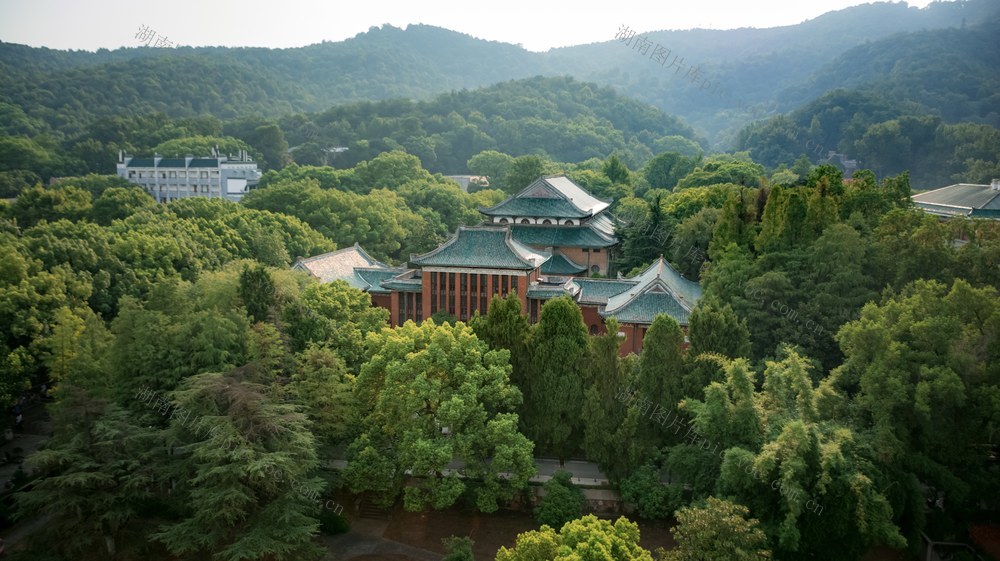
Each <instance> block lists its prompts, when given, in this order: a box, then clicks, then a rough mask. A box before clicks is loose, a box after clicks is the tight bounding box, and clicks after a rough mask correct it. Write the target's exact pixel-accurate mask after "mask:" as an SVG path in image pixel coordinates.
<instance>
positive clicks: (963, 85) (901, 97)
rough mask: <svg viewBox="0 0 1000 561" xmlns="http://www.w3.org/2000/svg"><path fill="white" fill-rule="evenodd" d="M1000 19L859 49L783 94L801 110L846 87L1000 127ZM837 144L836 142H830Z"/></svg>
mask: <svg viewBox="0 0 1000 561" xmlns="http://www.w3.org/2000/svg"><path fill="white" fill-rule="evenodd" d="M998 26H1000V18H996V19H993V20H991V21H989V22H987V23H985V24H982V25H977V26H974V27H973V26H968V27H963V28H961V29H958V28H953V29H938V30H922V31H917V32H913V33H900V34H897V35H893V36H891V37H888V38H886V39H882V40H879V41H872V42H868V43H865V44H863V45H859V46H857V47H854V48H853V49H850V50H848V51H847V52H845V53H843V54H842V55H840V56H838V57H837V58H836V59H835V60H834V61H833V62H831V63H830V64H827V65H826V66H824V67H823V68H822V69H821V70H820V71H819V72H817V73H816V74H815V75H813V76H812V77H811V78H810V79H809V80H808V81H806V82H805V83H804V84H802V85H800V86H797V87H793V88H789V89H787V90H785V91H784V92H781V93H780V94H779V95H778V100H779V102H780V103H781V105H783V106H798V105H801V104H803V103H806V102H809V101H811V100H813V99H816V98H819V97H821V96H823V94H825V93H826V92H827V91H830V90H833V89H838V88H844V89H857V90H859V91H862V92H871V93H873V94H877V95H879V96H883V97H885V98H887V99H889V100H892V101H896V102H900V103H903V102H915V103H919V104H920V105H922V106H923V107H925V108H926V109H927V110H928V112H929V113H932V114H935V115H939V116H941V117H942V118H943V119H945V120H946V121H950V122H958V121H971V122H978V123H986V124H989V125H992V126H995V127H1000V32H998ZM827 140H832V139H827Z"/></svg>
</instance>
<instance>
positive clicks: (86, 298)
mask: <svg viewBox="0 0 1000 561" xmlns="http://www.w3.org/2000/svg"><path fill="white" fill-rule="evenodd" d="M998 17H1000V3H998V0H963V1H958V2H932V3H931V4H930V5H929V6H928V7H926V8H923V9H916V8H908V7H907V6H906V5H905V4H904V3H898V4H890V3H876V4H868V5H862V6H857V7H854V8H849V9H845V10H841V11H838V12H831V13H828V14H825V15H823V16H821V17H818V18H816V19H814V20H810V21H807V22H804V23H802V24H799V25H793V26H787V27H781V28H773V29H737V30H728V31H712V30H687V31H659V32H650V33H634V34H633V32H635V31H636V29H637V27H638V26H641V25H642V23H643V22H617V21H616V22H609V29H608V41H607V42H602V43H597V44H591V45H580V46H576V47H567V48H560V49H553V50H550V51H548V52H545V53H531V52H528V51H525V50H523V49H522V48H520V47H518V46H514V45H508V44H503V43H497V42H488V41H482V40H479V39H475V38H473V37H471V36H468V35H464V34H460V33H455V32H451V31H447V30H443V29H440V28H436V27H431V26H425V25H411V26H409V27H407V28H406V29H398V28H394V27H392V26H383V27H381V28H372V29H370V30H369V31H368V32H366V33H362V34H359V35H358V36H357V37H354V38H352V39H349V40H346V41H343V42H338V43H322V44H318V45H311V46H307V47H302V48H294V49H274V50H272V49H262V48H217V47H198V48H192V47H183V46H182V47H177V48H173V49H156V48H123V49H118V50H115V51H107V50H102V51H99V52H96V53H90V52H83V51H55V50H50V49H44V48H30V47H25V46H21V45H14V44H9V43H0V405H2V406H3V407H4V408H6V409H7V410H9V411H12V412H13V411H15V410H16V411H20V408H21V406H22V404H24V403H26V401H27V400H32V399H33V400H36V401H40V402H41V403H42V404H43V405H44V407H45V410H46V411H47V413H48V415H49V416H50V417H51V429H49V428H46V430H51V437H50V439H49V440H48V442H47V443H46V444H45V446H44V447H42V448H41V449H40V450H39V451H38V452H36V453H34V454H30V455H24V454H22V453H21V452H23V450H21V449H20V448H12V449H11V451H12V452H13V456H11V455H10V454H5V455H4V457H3V458H2V462H3V463H9V462H16V463H17V464H18V465H19V466H20V468H19V469H18V470H17V471H16V472H15V474H14V476H13V478H12V479H11V480H10V481H8V482H7V489H6V491H5V494H4V498H3V500H0V523H14V522H19V523H24V524H26V525H31V526H32V528H35V529H37V532H35V533H33V534H32V535H31V536H30V539H24V538H22V539H21V540H20V543H19V544H18V549H19V551H15V552H13V555H11V556H10V557H11V559H13V561H70V560H72V561H89V560H95V561H97V560H102V561H103V560H130V559H154V560H158V559H162V560H170V559H187V560H194V561H208V560H209V559H212V560H219V559H224V560H227V561H243V560H259V561H300V560H317V561H318V560H320V559H324V558H329V557H330V555H331V553H330V552H329V551H327V544H328V543H329V542H328V541H324V540H328V539H330V538H329V536H334V535H336V534H339V533H343V532H345V531H347V529H348V528H349V527H350V525H351V523H352V520H351V519H350V516H348V514H346V513H345V505H348V504H349V503H351V504H362V503H363V504H365V505H366V506H367V507H369V508H374V509H375V510H379V509H383V510H385V509H393V508H395V509H396V511H395V512H406V511H409V512H422V513H428V514H427V515H428V516H432V514H431V513H432V511H436V510H445V509H460V510H461V512H463V513H465V514H475V515H477V516H478V515H489V516H493V515H497V513H498V511H502V510H505V509H510V510H513V511H519V513H520V515H523V516H530V520H533V521H534V522H535V524H533V525H532V528H533V529H532V530H531V531H527V532H524V533H522V534H521V535H519V536H518V537H517V539H516V542H513V541H512V542H510V543H508V544H507V546H505V547H501V548H499V550H497V548H496V547H495V546H494V547H493V548H492V549H484V547H483V546H482V545H481V544H480V545H477V544H475V543H474V542H473V540H471V539H469V538H467V537H454V536H453V537H452V538H450V539H448V540H445V542H446V543H445V544H443V545H444V548H445V549H446V550H447V556H446V557H445V559H446V560H448V561H473V558H474V557H478V558H480V559H487V558H489V559H493V558H496V559H497V560H498V561H522V560H523V561H539V560H542V559H567V560H570V559H595V558H597V557H595V552H594V551H595V550H594V547H598V545H599V548H604V549H603V550H602V551H605V550H606V551H609V552H611V553H609V554H608V555H607V556H605V557H601V559H614V560H615V561H617V560H619V559H620V560H623V561H624V560H625V559H630V560H631V559H639V560H642V561H652V560H653V559H654V558H655V559H657V560H658V561H692V560H695V559H713V560H720V561H721V560H728V559H745V560H748V561H764V560H767V559H777V560H779V561H785V560H788V561H791V560H798V559H819V560H830V561H835V560H836V561H840V560H845V559H862V558H863V557H865V555H866V554H868V553H870V552H871V551H872V550H873V549H875V548H877V549H880V550H885V549H888V550H896V551H895V553H897V554H899V555H902V556H910V557H913V556H915V555H916V554H917V552H918V550H919V548H920V546H921V544H922V541H923V539H924V538H923V537H922V536H924V535H926V536H930V537H931V538H933V539H936V540H942V541H946V542H965V541H968V540H969V528H970V526H972V525H974V524H979V523H994V524H995V522H996V520H997V516H998V515H1000V462H998V457H1000V432H998V430H997V428H998V426H1000V294H998V291H1000V221H997V220H966V219H962V218H955V219H951V220H948V221H942V220H939V219H938V218H937V217H933V216H929V215H927V214H925V213H923V212H921V211H919V210H918V209H915V208H914V207H913V205H912V203H911V198H910V197H911V195H912V193H913V190H914V189H926V188H934V187H941V186H944V185H948V184H951V183H955V182H975V183H987V182H989V181H990V180H991V179H993V178H997V177H1000V104H998V102H1000V94H998V93H997V86H998V76H997V73H996V69H997V68H1000V39H998V37H997V34H996V33H995V31H994V28H995V27H996V26H997V25H998V23H1000V20H998V19H997V18H998ZM630 26H631V27H630ZM616 31H617V34H618V37H615V38H614V39H612V37H613V36H614V35H615V33H616ZM640 31H641V30H640ZM640 38H641V40H640ZM653 45H659V46H660V47H661V50H660V51H659V52H660V53H661V54H662V52H663V51H662V48H663V47H664V46H666V47H668V48H669V49H671V52H672V53H673V54H674V55H677V56H678V59H677V60H679V58H681V57H683V58H684V59H686V61H685V62H684V64H685V70H684V71H680V70H678V71H677V72H674V70H672V69H668V68H667V67H666V64H665V63H664V64H660V62H655V61H654V58H653V53H655V52H657V50H656V49H655V48H654V47H653ZM675 63H676V60H675ZM671 68H672V67H671ZM695 69H697V74H698V75H700V76H701V80H702V82H701V83H702V84H708V86H706V87H704V88H702V87H701V86H699V85H698V84H696V83H695V80H694V79H693V77H692V74H694V73H695V72H694V71H695ZM206 76H213V79H212V80H208V81H206V80H205V77H206ZM215 148H218V149H219V150H220V151H221V152H222V153H228V154H233V153H237V152H239V151H241V150H246V151H247V152H248V153H249V154H250V155H251V156H252V157H253V159H254V160H255V161H256V162H257V163H258V165H259V166H260V169H261V170H262V171H263V175H262V177H261V180H260V183H259V186H258V187H257V188H256V189H253V190H252V191H250V192H249V193H247V194H246V196H245V197H244V198H243V199H242V201H241V202H240V203H234V202H230V201H224V200H218V199H207V198H188V199H183V200H177V201H172V202H170V203H165V204H159V203H156V202H155V201H154V200H153V199H152V198H151V197H150V196H149V195H148V194H147V193H146V192H145V191H143V190H142V189H140V188H138V187H136V186H134V185H132V184H130V183H129V182H128V181H126V180H124V179H122V178H119V177H117V176H115V175H113V173H114V164H115V162H116V160H117V157H118V154H119V152H125V153H131V154H136V155H148V154H152V153H157V154H161V155H164V156H171V157H177V156H183V155H185V154H198V155H206V154H208V153H210V151H211V150H213V149H215ZM831 152H835V153H838V154H839V156H836V157H832V158H831V157H830V153H831ZM844 160H855V161H856V163H857V164H858V165H859V169H857V170H856V171H854V172H853V174H851V175H850V176H848V177H845V174H844V171H843V168H844V167H845V166H844ZM455 174H471V175H476V176H483V177H485V178H486V182H479V181H477V182H474V183H472V184H471V185H470V186H469V187H468V189H467V190H463V189H462V188H460V187H459V185H458V184H457V183H456V182H455V181H453V180H451V179H449V178H447V177H446V175H455ZM549 174H565V175H566V176H568V177H569V178H570V179H572V180H573V181H574V182H576V183H577V184H579V185H580V186H582V187H584V188H585V189H586V190H587V191H589V192H590V193H592V194H594V195H595V196H597V197H599V198H601V199H603V200H607V201H610V202H611V206H610V208H609V213H610V214H611V215H612V216H613V218H614V220H615V223H616V235H617V237H618V238H619V240H620V244H619V246H618V247H617V248H616V250H615V251H614V252H613V256H612V260H613V261H612V267H611V268H612V270H613V271H617V272H620V273H621V274H624V275H634V274H637V273H638V272H641V271H643V270H645V269H646V268H647V267H648V266H649V265H650V264H651V263H653V262H654V261H655V260H657V259H658V258H659V257H661V256H662V257H664V258H665V259H667V260H668V261H669V262H670V263H671V264H672V266H673V267H674V268H675V269H677V270H678V271H680V272H681V273H682V274H683V275H684V276H685V277H686V278H688V279H693V280H696V281H698V282H699V283H700V285H701V287H702V289H703V297H702V299H701V300H700V301H699V303H698V305H697V306H696V307H695V308H694V309H693V311H692V312H691V314H690V320H689V324H688V325H687V326H686V330H685V328H682V326H681V325H679V324H678V323H677V321H675V320H674V319H672V318H671V317H670V316H668V315H666V314H663V315H660V316H657V317H656V318H655V320H654V321H653V323H652V325H651V326H649V328H648V330H647V331H646V332H645V338H644V344H643V349H644V350H643V351H642V353H641V354H639V355H636V354H630V355H628V356H625V357H622V356H621V355H620V353H619V349H620V346H621V344H622V339H620V338H619V337H618V326H617V324H616V323H615V321H614V320H613V319H609V320H608V321H607V325H606V327H607V334H596V335H595V334H591V333H590V331H589V330H588V329H587V328H586V326H585V324H584V322H583V318H582V315H581V311H580V308H579V307H578V306H577V305H576V304H575V303H574V302H573V300H572V299H569V298H566V297H562V298H554V299H552V300H549V301H547V302H546V303H545V304H544V306H543V307H542V309H541V311H540V315H539V318H538V322H537V323H534V324H530V323H529V322H528V320H527V318H526V317H525V315H524V310H522V309H521V304H520V301H519V300H518V299H516V298H496V299H494V300H493V301H492V303H491V305H490V307H489V309H488V311H487V313H485V314H483V315H478V314H477V315H475V316H474V317H473V318H471V319H470V320H469V321H468V322H459V321H457V319H456V318H454V317H452V316H449V315H448V314H437V315H435V316H434V317H433V318H432V319H429V320H427V321H424V322H422V323H420V324H415V323H413V322H408V323H406V324H404V325H402V326H399V327H395V328H390V327H388V312H387V311H386V310H384V309H382V308H379V307H374V306H372V300H371V297H370V296H369V295H368V294H367V293H365V292H362V291H360V290H357V289H355V288H352V287H350V286H349V285H348V284H347V283H346V282H343V281H336V282H331V283H321V282H319V281H318V280H317V279H315V278H313V277H311V276H309V275H306V274H305V273H302V272H299V271H295V270H293V269H292V267H291V266H292V265H293V264H294V263H295V261H296V260H297V258H299V257H306V256H312V255H317V254H321V253H324V252H328V251H332V250H335V249H338V248H347V247H350V246H352V245H353V244H355V243H358V244H360V246H362V247H363V248H364V249H365V250H366V251H367V252H368V253H369V254H370V255H371V256H372V257H373V258H375V259H378V260H380V261H382V262H385V263H387V264H391V265H405V264H407V263H408V261H409V259H410V256H411V255H413V254H420V253H423V252H426V251H429V250H431V249H433V248H434V247H437V246H438V245H439V244H441V243H442V242H443V241H445V240H446V239H447V238H448V237H449V236H450V235H452V234H453V233H454V232H455V231H456V229H457V228H458V227H460V226H463V225H476V224H480V223H481V222H482V220H483V215H482V213H481V212H480V209H481V208H483V207H488V206H492V205H494V204H496V203H498V202H500V201H502V200H503V199H504V198H505V197H507V196H509V195H511V194H513V193H516V192H518V191H519V190H521V189H523V188H524V187H526V186H527V185H529V184H530V183H531V182H533V181H534V180H536V179H537V178H538V177H539V176H543V175H549ZM17 419H18V420H17V421H12V422H13V423H14V424H15V428H17V425H19V424H20V418H19V417H18V418H17ZM19 450H20V452H19ZM539 458H546V459H555V460H554V461H556V462H557V463H558V464H559V465H560V466H568V465H572V464H570V463H569V461H570V460H578V461H588V462H593V463H594V464H596V466H597V467H598V468H599V470H600V472H601V473H602V474H603V475H605V476H606V477H607V480H608V486H609V487H610V488H611V489H612V490H613V491H615V492H617V493H618V494H619V495H620V497H621V499H622V502H623V504H624V505H626V508H627V511H628V517H627V518H626V517H622V518H619V519H618V520H616V521H612V520H606V519H601V518H597V517H595V516H593V515H588V516H584V513H585V511H586V510H587V509H586V508H585V499H584V492H583V490H582V489H581V488H580V487H578V486H577V485H576V484H574V480H573V475H572V474H571V473H569V472H567V471H557V472H556V473H555V474H554V475H553V476H552V477H551V479H549V480H548V481H546V482H545V483H544V487H543V493H542V498H541V499H540V500H538V501H536V493H535V492H534V490H535V485H536V484H535V483H533V482H531V480H532V478H533V477H534V476H535V475H537V473H538V471H539V467H538V465H539V464H538V459H539ZM536 502H537V504H536ZM528 511H530V514H524V513H526V512H528ZM347 512H350V508H348V509H347ZM505 514H506V513H505ZM486 520H489V518H487V519H486ZM640 522H641V523H642V524H643V527H644V528H645V529H644V530H643V531H644V532H647V531H653V532H658V533H660V534H666V533H667V528H670V534H671V535H672V536H673V540H672V541H671V542H669V543H670V544H671V547H670V548H668V549H661V550H657V551H652V550H651V549H652V548H648V549H647V548H646V547H643V545H641V544H640V533H639V525H638V524H637V523H640ZM535 528H537V529H535Z"/></svg>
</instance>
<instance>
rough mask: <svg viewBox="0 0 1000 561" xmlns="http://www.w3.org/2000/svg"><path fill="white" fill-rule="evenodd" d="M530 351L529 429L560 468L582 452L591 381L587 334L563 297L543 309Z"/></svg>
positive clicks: (574, 308)
mask: <svg viewBox="0 0 1000 561" xmlns="http://www.w3.org/2000/svg"><path fill="white" fill-rule="evenodd" d="M530 349H531V357H532V374H531V377H530V379H529V380H528V387H527V391H526V392H525V393H526V396H525V397H526V407H525V409H526V412H527V415H526V419H525V426H526V427H527V429H528V434H529V435H530V436H532V437H533V440H534V442H535V444H536V445H537V446H538V448H539V450H541V451H542V452H547V453H553V454H556V455H557V456H558V457H559V459H560V462H561V461H563V460H565V459H566V458H567V457H569V456H570V455H571V454H573V453H574V452H576V450H577V448H578V447H579V444H580V438H581V436H582V434H581V429H582V427H581V419H580V410H581V405H582V401H583V391H584V388H585V387H586V384H587V382H588V381H589V380H590V378H589V376H586V375H585V374H584V367H583V361H584V358H585V356H586V353H587V328H586V326H584V324H583V315H582V313H581V312H580V307H579V306H577V305H576V302H574V301H573V300H572V299H570V298H569V297H560V298H553V299H551V300H549V301H548V302H546V303H545V305H543V306H542V311H541V315H540V317H539V320H538V324H536V325H535V327H534V328H533V331H532V334H531V342H530Z"/></svg>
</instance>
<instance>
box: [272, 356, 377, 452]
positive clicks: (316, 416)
mask: <svg viewBox="0 0 1000 561" xmlns="http://www.w3.org/2000/svg"><path fill="white" fill-rule="evenodd" d="M354 381H355V378H354V376H353V375H351V374H350V373H349V372H348V371H347V366H346V365H345V364H344V360H343V359H341V358H340V357H339V356H337V353H335V352H334V351H333V350H331V349H329V348H327V347H322V346H318V345H315V344H314V345H310V346H309V347H307V348H306V350H304V351H302V352H301V353H299V354H298V355H297V356H296V364H295V371H294V373H293V374H292V377H291V381H290V384H289V388H290V390H291V393H292V395H293V396H295V398H296V399H297V400H298V403H301V404H302V405H303V406H304V408H305V412H306V414H307V415H308V416H309V420H311V421H312V427H313V428H312V430H313V434H315V435H316V437H317V439H318V440H319V441H320V443H321V444H337V443H340V442H342V441H344V440H346V438H347V437H348V436H349V435H350V434H351V433H352V432H353V431H355V430H356V421H357V418H358V414H359V413H360V412H359V411H358V410H357V409H356V408H355V407H354V405H353V390H354Z"/></svg>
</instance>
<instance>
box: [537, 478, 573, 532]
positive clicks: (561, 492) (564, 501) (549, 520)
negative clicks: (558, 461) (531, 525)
mask: <svg viewBox="0 0 1000 561" xmlns="http://www.w3.org/2000/svg"><path fill="white" fill-rule="evenodd" d="M572 478H573V474H571V473H569V472H567V471H562V470H559V471H556V472H555V473H554V474H552V478H551V479H549V480H548V481H546V482H545V485H544V487H543V492H544V493H545V494H544V495H543V496H542V499H541V502H540V503H539V504H538V506H537V507H535V520H536V521H537V522H538V523H539V524H545V525H547V526H551V527H553V528H562V526H563V524H565V523H567V522H569V521H570V520H574V519H577V518H579V517H580V515H581V514H583V504H584V502H585V499H584V496H583V490H582V489H580V488H579V487H577V486H576V485H574V484H573V481H572Z"/></svg>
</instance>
